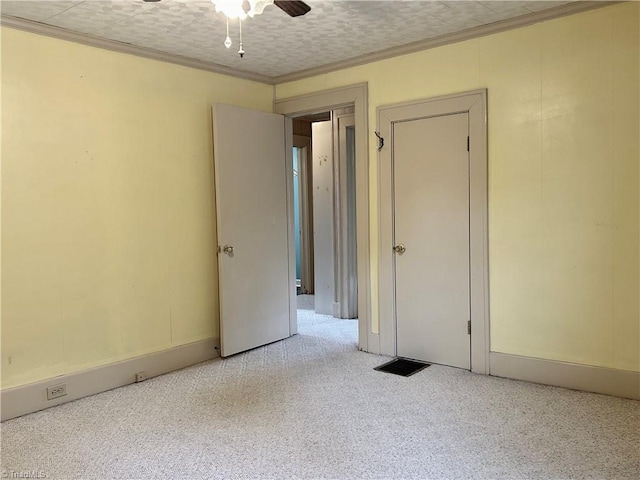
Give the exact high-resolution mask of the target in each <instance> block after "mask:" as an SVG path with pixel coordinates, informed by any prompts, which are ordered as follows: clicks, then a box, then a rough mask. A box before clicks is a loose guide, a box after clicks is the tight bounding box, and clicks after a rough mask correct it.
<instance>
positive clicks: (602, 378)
mask: <svg viewBox="0 0 640 480" xmlns="http://www.w3.org/2000/svg"><path fill="white" fill-rule="evenodd" d="M489 363H490V367H489V368H490V375H493V376H496V377H505V378H513V379H516V380H525V381H527V382H533V383H542V384H544V385H553V386H556V387H565V388H571V389H573V390H583V391H586V392H594V393H603V394H605V395H613V396H615V397H624V398H632V399H634V400H640V372H632V371H628V370H616V369H612V368H603V367H593V366H590V365H578V364H575V363H566V362H559V361H555V360H544V359H540V358H531V357H522V356H519V355H510V354H506V353H497V352H491V353H490V355H489Z"/></svg>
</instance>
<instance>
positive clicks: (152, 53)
mask: <svg viewBox="0 0 640 480" xmlns="http://www.w3.org/2000/svg"><path fill="white" fill-rule="evenodd" d="M0 24H1V25H2V26H3V27H10V28H15V29H16V30H22V31H25V32H29V33H35V34H37V35H44V36H46V37H52V38H57V39H59V40H65V41H67V42H74V43H80V44H82V45H88V46H89V47H95V48H102V49H104V50H110V51H112V52H118V53H125V54H127V55H135V56H137V57H143V58H149V59H151V60H157V61H159V62H166V63H173V64H176V65H181V66H183V67H189V68H195V69H198V70H205V71H207V72H213V73H219V74H222V75H228V76H231V77H235V78H241V79H244V80H252V81H254V82H260V83H266V84H269V85H271V84H274V82H273V78H272V77H269V76H267V75H261V74H259V73H253V72H247V71H245V70H238V69H237V68H231V67H226V66H224V65H220V64H217V63H213V62H203V61H202V60H196V59H193V58H189V57H183V56H181V55H175V54H172V53H166V52H161V51H159V50H153V49H151V48H146V47H139V46H137V45H131V44H128V43H122V42H118V41H115V40H107V39H105V38H99V37H94V36H92V35H88V34H86V33H78V32H73V31H71V30H67V29H64V28H60V27H54V26H53V25H46V24H44V23H38V22H34V21H31V20H24V19H22V18H16V17H12V16H10V15H2V16H1V17H0Z"/></svg>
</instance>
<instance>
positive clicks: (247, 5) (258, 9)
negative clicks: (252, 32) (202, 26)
mask: <svg viewBox="0 0 640 480" xmlns="http://www.w3.org/2000/svg"><path fill="white" fill-rule="evenodd" d="M211 3H213V4H214V5H215V7H216V12H221V13H223V14H224V15H226V17H227V18H239V19H240V20H244V19H245V18H247V17H254V16H255V15H260V14H261V13H262V12H264V9H265V7H268V6H269V5H273V0H211Z"/></svg>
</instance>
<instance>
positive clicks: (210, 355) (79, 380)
mask: <svg viewBox="0 0 640 480" xmlns="http://www.w3.org/2000/svg"><path fill="white" fill-rule="evenodd" d="M219 348H220V340H219V339H217V338H216V339H208V340H201V341H198V342H193V343H188V344H186V345H180V346H177V347H173V348H169V349H167V350H163V351H161V352H156V353H150V354H148V355H143V356H140V357H135V358H131V359H129V360H123V361H121V362H117V363H111V364H108V365H103V366H101V367H97V368H92V369H89V370H84V371H81V372H76V373H70V374H68V375H61V376H58V377H53V378H48V379H46V380H41V381H39V382H35V383H30V384H27V385H21V386H19V387H14V388H7V389H4V390H2V392H1V399H0V403H1V404H2V421H5V420H8V419H10V418H15V417H19V416H21V415H26V414H28V413H33V412H37V411H38V410H43V409H45V408H49V407H54V406H56V405H60V404H62V403H66V402H71V401H73V400H77V399H79V398H82V397H87V396H89V395H95V394H96V393H101V392H105V391H107V390H111V389H113V388H118V387H123V386H125V385H129V384H132V383H135V381H136V373H137V372H142V371H144V372H145V373H146V374H147V378H151V377H156V376H158V375H162V374H165V373H169V372H172V371H174V370H180V369H181V368H185V367H189V366H191V365H195V364H197V363H201V362H206V361H207V360H211V359H214V358H217V357H219V356H220V355H219V353H218V352H219V350H218V349H219ZM60 383H66V385H67V395H66V396H64V397H59V398H57V399H54V400H47V387H49V386H52V385H58V384H60Z"/></svg>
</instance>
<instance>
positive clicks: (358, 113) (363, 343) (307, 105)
mask: <svg viewBox="0 0 640 480" xmlns="http://www.w3.org/2000/svg"><path fill="white" fill-rule="evenodd" d="M347 105H353V106H354V115H355V125H356V211H357V225H356V231H357V242H358V259H357V264H358V348H360V349H361V350H364V351H368V352H373V353H377V351H375V349H374V350H371V349H370V347H369V332H371V273H370V271H371V260H370V259H371V257H370V251H371V246H370V244H369V146H368V138H369V136H368V89H367V84H366V83H360V84H357V85H350V86H347V87H341V88H335V89H331V90H325V91H322V92H315V93H312V94H309V95H301V96H296V97H291V98H283V99H278V100H276V101H275V102H274V106H273V111H274V112H276V113H280V114H283V115H287V116H289V117H299V116H303V115H307V114H311V113H319V112H326V111H328V110H334V109H336V108H339V107H343V106H347Z"/></svg>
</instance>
